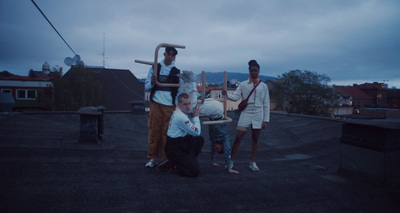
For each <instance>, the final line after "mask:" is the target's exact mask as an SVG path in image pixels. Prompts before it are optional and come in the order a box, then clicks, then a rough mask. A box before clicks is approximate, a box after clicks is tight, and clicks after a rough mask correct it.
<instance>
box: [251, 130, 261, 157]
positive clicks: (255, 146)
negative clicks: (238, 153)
mask: <svg viewBox="0 0 400 213" xmlns="http://www.w3.org/2000/svg"><path fill="white" fill-rule="evenodd" d="M251 133H252V134H251V138H252V140H253V145H252V147H251V161H252V162H253V161H256V157H257V151H258V138H259V137H260V133H261V129H252V132H251Z"/></svg>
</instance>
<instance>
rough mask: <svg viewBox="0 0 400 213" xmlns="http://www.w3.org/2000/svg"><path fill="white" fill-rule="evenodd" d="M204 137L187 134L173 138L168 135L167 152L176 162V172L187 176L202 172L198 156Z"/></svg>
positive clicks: (169, 157) (170, 158)
mask: <svg viewBox="0 0 400 213" xmlns="http://www.w3.org/2000/svg"><path fill="white" fill-rule="evenodd" d="M203 144H204V139H203V137H202V136H192V135H187V136H185V137H179V138H171V137H168V136H167V144H166V145H165V154H166V155H167V157H168V159H169V160H170V161H171V162H172V163H173V164H175V167H176V168H175V170H176V171H175V172H176V173H177V174H179V175H182V176H186V177H197V176H198V175H199V174H200V167H199V163H198V162H197V156H198V155H199V154H200V152H201V147H203Z"/></svg>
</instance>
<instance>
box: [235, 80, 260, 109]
mask: <svg viewBox="0 0 400 213" xmlns="http://www.w3.org/2000/svg"><path fill="white" fill-rule="evenodd" d="M260 83H261V81H259V82H258V83H257V84H256V85H255V86H254V87H253V89H252V90H251V92H250V94H249V96H247V98H246V99H244V100H242V101H241V102H240V104H239V105H238V109H239V111H243V110H244V109H246V107H247V101H248V100H249V98H250V95H251V93H253V91H254V90H255V89H256V87H257V86H258V85H259V84H260Z"/></svg>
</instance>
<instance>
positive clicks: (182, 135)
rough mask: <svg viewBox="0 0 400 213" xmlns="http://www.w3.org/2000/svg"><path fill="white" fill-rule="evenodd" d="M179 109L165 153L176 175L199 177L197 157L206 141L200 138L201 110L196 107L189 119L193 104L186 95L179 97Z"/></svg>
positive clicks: (168, 136) (169, 128)
mask: <svg viewBox="0 0 400 213" xmlns="http://www.w3.org/2000/svg"><path fill="white" fill-rule="evenodd" d="M178 107H179V108H178V109H176V110H175V111H174V113H173V114H172V117H171V120H170V122H169V126H168V132H167V144H166V145H165V153H166V155H167V157H168V161H169V162H168V164H170V166H171V167H172V168H173V172H174V173H176V174H178V175H182V176H186V177H197V176H198V175H199V174H200V167H199V163H198V161H197V156H198V155H199V154H200V152H201V148H202V147H203V144H204V139H203V137H202V136H200V134H201V124H200V119H199V115H200V108H199V107H198V106H196V107H194V108H193V114H192V115H193V116H192V117H189V112H190V108H191V102H190V97H189V95H188V94H186V93H182V94H180V95H179V96H178ZM160 166H162V165H160Z"/></svg>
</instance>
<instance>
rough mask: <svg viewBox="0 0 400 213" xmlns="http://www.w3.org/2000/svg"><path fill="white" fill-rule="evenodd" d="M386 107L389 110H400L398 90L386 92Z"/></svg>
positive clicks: (399, 92)
mask: <svg viewBox="0 0 400 213" xmlns="http://www.w3.org/2000/svg"><path fill="white" fill-rule="evenodd" d="M386 107H387V108H391V109H400V89H388V90H387V102H386Z"/></svg>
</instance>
